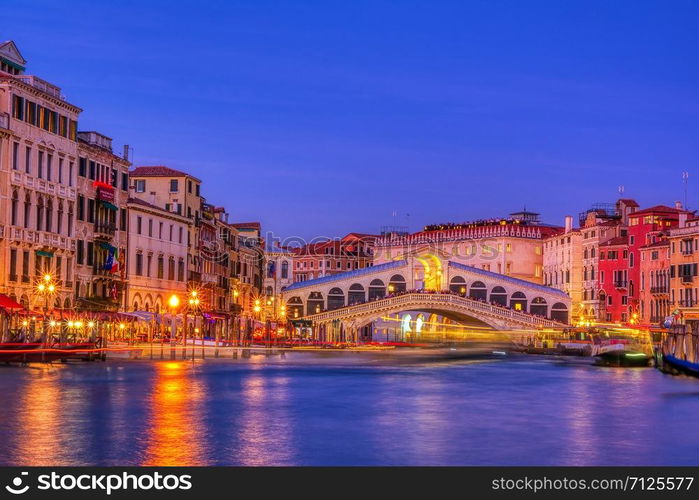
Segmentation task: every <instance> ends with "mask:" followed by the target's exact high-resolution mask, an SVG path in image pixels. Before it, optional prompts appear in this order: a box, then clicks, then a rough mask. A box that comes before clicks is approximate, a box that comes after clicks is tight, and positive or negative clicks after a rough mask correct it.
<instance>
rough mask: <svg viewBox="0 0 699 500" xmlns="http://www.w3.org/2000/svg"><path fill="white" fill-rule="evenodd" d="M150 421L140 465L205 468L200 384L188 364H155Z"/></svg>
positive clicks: (171, 362)
mask: <svg viewBox="0 0 699 500" xmlns="http://www.w3.org/2000/svg"><path fill="white" fill-rule="evenodd" d="M153 366H154V367H155V380H154V383H153V388H152V392H151V395H150V419H149V426H148V428H147V430H146V433H145V438H144V439H146V451H145V459H144V460H143V463H142V465H151V466H175V465H193V466H194V465H205V464H206V461H205V459H204V446H205V444H206V443H205V442H204V439H203V438H204V435H203V429H202V425H201V422H200V420H201V417H202V414H201V412H200V410H201V408H200V406H201V404H202V401H203V400H204V395H205V393H204V390H203V388H202V383H201V381H200V380H199V379H198V377H197V376H196V374H195V373H194V372H193V369H192V364H191V362H186V361H170V362H160V363H154V365H153Z"/></svg>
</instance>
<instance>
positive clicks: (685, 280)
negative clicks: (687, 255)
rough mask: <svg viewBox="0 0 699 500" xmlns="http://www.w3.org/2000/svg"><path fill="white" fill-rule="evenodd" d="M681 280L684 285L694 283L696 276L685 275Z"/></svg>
mask: <svg viewBox="0 0 699 500" xmlns="http://www.w3.org/2000/svg"><path fill="white" fill-rule="evenodd" d="M680 278H682V283H692V282H693V281H694V276H692V275H690V274H684V275H682V276H680Z"/></svg>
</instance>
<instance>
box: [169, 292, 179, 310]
mask: <svg viewBox="0 0 699 500" xmlns="http://www.w3.org/2000/svg"><path fill="white" fill-rule="evenodd" d="M167 303H168V305H169V306H170V307H172V308H173V309H177V307H178V306H179V305H180V298H179V297H178V296H177V295H175V294H172V295H170V298H169V299H168V301H167Z"/></svg>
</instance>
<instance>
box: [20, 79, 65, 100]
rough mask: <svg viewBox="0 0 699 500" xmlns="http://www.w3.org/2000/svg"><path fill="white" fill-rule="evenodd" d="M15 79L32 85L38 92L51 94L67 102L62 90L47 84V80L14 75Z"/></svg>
mask: <svg viewBox="0 0 699 500" xmlns="http://www.w3.org/2000/svg"><path fill="white" fill-rule="evenodd" d="M14 77H15V78H16V79H18V80H20V81H22V82H24V83H26V84H27V85H31V86H32V87H34V88H35V89H37V90H40V91H42V92H45V93H46V94H49V95H50V96H52V97H56V98H58V99H61V100H62V101H64V100H65V98H64V97H63V95H62V94H61V88H60V87H57V86H56V85H53V84H52V83H49V82H47V81H46V80H42V79H41V78H39V77H37V76H34V75H14Z"/></svg>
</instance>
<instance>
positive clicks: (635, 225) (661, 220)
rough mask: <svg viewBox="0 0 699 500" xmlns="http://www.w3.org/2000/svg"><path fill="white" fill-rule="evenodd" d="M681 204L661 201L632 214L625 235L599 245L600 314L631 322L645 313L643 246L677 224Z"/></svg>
mask: <svg viewBox="0 0 699 500" xmlns="http://www.w3.org/2000/svg"><path fill="white" fill-rule="evenodd" d="M688 213H689V212H687V211H686V210H683V209H682V208H681V207H680V206H679V204H678V206H677V207H674V208H673V207H668V206H665V205H657V206H654V207H651V208H646V209H644V210H639V211H636V212H633V213H631V214H630V215H629V219H628V220H629V225H628V228H626V230H625V231H624V230H622V231H621V234H622V236H618V237H616V238H612V239H611V240H609V241H607V242H606V243H603V244H601V245H600V248H599V274H598V277H599V287H600V292H599V296H600V308H601V309H600V318H601V319H603V320H606V321H621V322H627V321H629V320H631V319H634V320H637V319H639V318H640V317H641V307H640V293H639V290H640V285H641V263H640V262H641V249H642V248H643V247H646V246H648V245H652V244H654V243H656V242H658V241H660V240H661V239H662V236H663V234H664V232H667V231H668V230H670V229H672V228H674V227H677V226H678V224H679V220H680V214H688Z"/></svg>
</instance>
